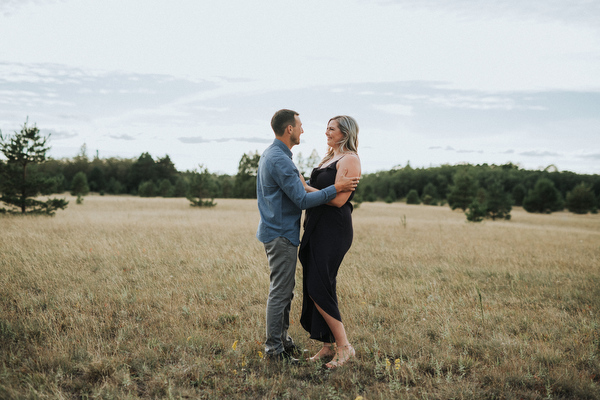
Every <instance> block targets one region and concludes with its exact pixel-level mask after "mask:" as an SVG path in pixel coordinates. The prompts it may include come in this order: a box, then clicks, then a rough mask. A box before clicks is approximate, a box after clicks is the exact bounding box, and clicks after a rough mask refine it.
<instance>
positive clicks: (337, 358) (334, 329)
mask: <svg viewBox="0 0 600 400" xmlns="http://www.w3.org/2000/svg"><path fill="white" fill-rule="evenodd" d="M325 135H326V136H327V145H328V146H329V149H328V151H327V155H326V156H325V157H324V158H323V160H321V163H320V164H319V166H318V167H317V168H315V169H313V171H312V174H311V177H310V181H309V182H310V186H308V184H306V183H305V188H306V190H307V191H313V190H317V189H322V188H325V187H327V186H329V185H331V184H333V183H335V182H336V181H337V179H339V178H340V176H343V175H348V176H360V159H359V158H358V154H357V152H356V151H357V148H358V125H357V123H356V121H355V120H354V119H353V118H352V117H348V116H345V115H342V116H337V117H334V118H332V119H330V120H329V123H328V124H327V132H326V133H325ZM353 195H354V192H341V193H338V194H337V197H335V198H334V199H333V200H332V201H331V202H329V203H327V204H324V205H322V206H319V207H315V208H312V209H309V210H307V211H306V218H305V222H304V234H303V236H302V242H301V244H300V251H299V259H300V262H301V263H302V271H303V285H302V286H303V288H302V289H303V293H304V300H303V303H302V316H301V318H300V322H301V323H302V326H303V327H304V329H306V330H307V331H308V332H309V333H310V338H311V339H315V340H318V341H321V342H323V348H321V350H319V352H318V353H317V354H315V355H314V356H313V357H311V358H310V361H320V360H321V359H324V358H329V357H333V359H332V360H331V361H330V362H329V363H327V364H326V367H327V368H330V369H331V368H336V367H339V366H341V365H343V364H344V363H346V362H347V361H348V360H350V359H351V358H353V357H354V356H355V351H354V348H353V347H352V345H351V344H350V342H349V341H348V338H347V337H346V330H345V329H344V324H343V323H342V317H341V315H340V311H339V309H338V301H337V293H336V278H337V273H338V269H339V267H340V264H341V263H342V259H343V258H344V255H345V254H346V252H347V251H348V249H350V245H351V244H352V215H351V213H352V204H351V203H350V200H351V199H352V197H353ZM334 342H335V346H334Z"/></svg>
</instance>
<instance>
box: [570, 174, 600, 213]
mask: <svg viewBox="0 0 600 400" xmlns="http://www.w3.org/2000/svg"><path fill="white" fill-rule="evenodd" d="M566 206H567V209H568V210H569V211H571V212H573V213H575V214H587V213H588V211H592V212H593V211H594V210H595V208H596V196H595V195H594V192H593V191H592V188H591V185H586V184H585V183H584V182H581V183H580V184H579V185H577V186H575V187H574V188H573V190H571V191H570V192H569V193H567V202H566Z"/></svg>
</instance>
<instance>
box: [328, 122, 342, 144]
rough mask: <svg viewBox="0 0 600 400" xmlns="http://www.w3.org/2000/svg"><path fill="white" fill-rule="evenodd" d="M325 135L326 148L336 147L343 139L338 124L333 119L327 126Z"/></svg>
mask: <svg viewBox="0 0 600 400" xmlns="http://www.w3.org/2000/svg"><path fill="white" fill-rule="evenodd" d="M325 135H326V136H327V146H329V147H334V148H335V147H338V143H339V142H340V141H341V140H342V139H343V138H344V134H343V133H342V131H340V128H339V127H338V122H337V121H336V120H335V119H332V120H331V121H329V124H327V131H326V132H325Z"/></svg>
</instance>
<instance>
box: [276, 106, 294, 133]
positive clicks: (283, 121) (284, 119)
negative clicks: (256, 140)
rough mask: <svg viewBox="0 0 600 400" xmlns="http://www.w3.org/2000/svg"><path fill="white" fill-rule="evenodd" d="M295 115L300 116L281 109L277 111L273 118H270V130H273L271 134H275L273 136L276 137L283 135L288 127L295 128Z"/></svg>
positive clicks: (291, 111)
mask: <svg viewBox="0 0 600 400" xmlns="http://www.w3.org/2000/svg"><path fill="white" fill-rule="evenodd" d="M296 115H300V114H298V113H297V112H296V111H293V110H286V109H283V110H279V111H277V112H276V113H275V114H274V115H273V118H271V128H273V132H275V135H277V136H281V135H283V133H284V132H285V129H286V128H287V127H288V125H291V126H293V127H295V126H296Z"/></svg>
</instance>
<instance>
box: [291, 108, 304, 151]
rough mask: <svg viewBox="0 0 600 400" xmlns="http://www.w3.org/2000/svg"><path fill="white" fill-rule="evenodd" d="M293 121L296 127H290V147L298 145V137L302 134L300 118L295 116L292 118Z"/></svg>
mask: <svg viewBox="0 0 600 400" xmlns="http://www.w3.org/2000/svg"><path fill="white" fill-rule="evenodd" d="M294 119H295V120H296V126H293V127H292V136H291V138H290V144H291V145H292V146H295V145H297V144H300V135H302V134H303V133H304V129H302V121H300V117H299V116H297V115H296V116H294Z"/></svg>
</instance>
